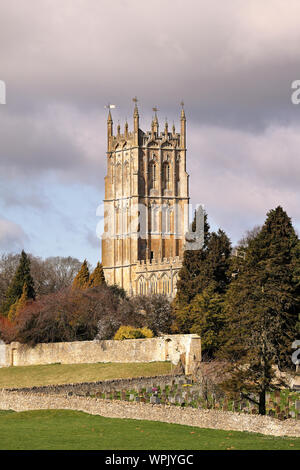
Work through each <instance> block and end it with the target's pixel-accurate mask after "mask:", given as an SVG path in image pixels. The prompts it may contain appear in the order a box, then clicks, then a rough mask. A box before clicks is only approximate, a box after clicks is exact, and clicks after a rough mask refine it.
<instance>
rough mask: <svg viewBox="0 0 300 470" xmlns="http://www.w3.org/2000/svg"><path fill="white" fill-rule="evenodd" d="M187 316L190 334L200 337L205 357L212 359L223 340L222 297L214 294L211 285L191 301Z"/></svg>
mask: <svg viewBox="0 0 300 470" xmlns="http://www.w3.org/2000/svg"><path fill="white" fill-rule="evenodd" d="M189 314H190V318H191V319H192V326H191V328H190V332H191V333H196V334H197V335H199V336H200V337H201V347H202V351H203V353H204V354H205V356H207V357H210V358H211V357H214V356H215V354H216V353H217V352H218V351H219V349H220V347H221V346H222V345H223V340H224V339H223V329H224V323H225V316H224V296H223V295H222V294H219V293H218V292H216V290H215V288H214V284H213V283H212V284H211V286H209V287H207V288H206V289H204V290H203V291H202V292H201V294H198V295H196V297H195V298H194V299H193V300H192V303H191V305H190V307H189Z"/></svg>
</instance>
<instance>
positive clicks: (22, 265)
mask: <svg viewBox="0 0 300 470" xmlns="http://www.w3.org/2000/svg"><path fill="white" fill-rule="evenodd" d="M24 284H26V286H27V298H28V299H33V300H34V299H35V290H34V282H33V279H32V276H31V272H30V259H29V258H28V256H27V255H26V253H25V251H24V250H23V251H22V253H21V258H20V262H19V266H18V268H17V270H16V273H15V275H14V277H13V279H12V281H11V284H10V286H9V288H8V290H7V293H6V301H5V303H4V305H3V308H2V311H3V314H4V315H8V312H9V310H10V307H11V306H12V305H13V304H14V303H15V302H17V301H18V299H19V298H20V297H21V295H22V292H23V287H24Z"/></svg>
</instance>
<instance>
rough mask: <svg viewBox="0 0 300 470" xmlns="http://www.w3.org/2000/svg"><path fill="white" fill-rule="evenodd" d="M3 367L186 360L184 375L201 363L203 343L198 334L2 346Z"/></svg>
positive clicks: (1, 363) (0, 362) (0, 360)
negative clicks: (195, 364)
mask: <svg viewBox="0 0 300 470" xmlns="http://www.w3.org/2000/svg"><path fill="white" fill-rule="evenodd" d="M0 353H1V354H0V367H9V366H28V365H38V364H54V363H61V364H79V363H96V362H154V361H171V362H172V363H173V364H177V363H178V362H179V360H180V359H182V358H183V357H184V361H183V362H184V364H185V372H186V373H190V372H191V367H192V364H193V363H196V362H198V361H200V360H201V340H200V337H199V336H197V335H166V336H161V337H158V338H146V339H134V340H124V341H115V340H108V341H74V342H70V343H40V344H37V345H36V346H35V347H29V346H27V345H24V344H21V343H16V342H14V343H11V344H9V345H1V351H0Z"/></svg>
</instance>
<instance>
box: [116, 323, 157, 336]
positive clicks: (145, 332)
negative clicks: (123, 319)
mask: <svg viewBox="0 0 300 470" xmlns="http://www.w3.org/2000/svg"><path fill="white" fill-rule="evenodd" d="M138 338H153V332H152V331H151V330H149V328H146V327H144V328H135V327H134V326H126V325H123V326H120V328H119V329H118V331H117V332H116V334H115V336H114V339H116V340H123V339H138Z"/></svg>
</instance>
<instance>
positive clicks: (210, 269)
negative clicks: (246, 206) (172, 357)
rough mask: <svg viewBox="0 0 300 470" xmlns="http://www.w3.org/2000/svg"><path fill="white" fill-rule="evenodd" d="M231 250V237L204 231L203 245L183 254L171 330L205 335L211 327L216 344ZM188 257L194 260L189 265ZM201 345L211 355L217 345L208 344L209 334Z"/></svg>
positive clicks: (219, 330)
mask: <svg viewBox="0 0 300 470" xmlns="http://www.w3.org/2000/svg"><path fill="white" fill-rule="evenodd" d="M207 229H208V224H207V221H206V230H207ZM230 253H231V243H230V240H229V238H228V237H227V235H226V234H225V232H223V231H222V230H219V231H218V232H217V233H215V232H213V233H211V234H207V236H206V243H205V246H204V247H203V249H202V250H199V252H186V253H185V257H184V260H183V267H182V269H181V271H180V273H179V276H180V281H179V282H178V293H177V296H176V298H175V300H174V302H173V310H174V314H175V317H176V321H175V325H174V331H178V332H181V333H191V332H194V333H196V332H197V333H198V334H202V335H203V334H204V332H206V333H205V334H207V335H210V333H208V328H212V329H213V331H214V333H213V336H214V340H215V341H216V344H217V343H218V340H217V336H218V335H220V336H221V328H222V325H223V321H222V318H223V317H222V306H223V303H222V295H224V293H225V291H226V289H227V286H228V284H229V282H230V277H229V275H228V269H229V264H230V262H229V259H230ZM189 259H192V260H193V263H192V264H191V263H189ZM182 275H183V282H181V281H182V278H181V276H182ZM208 295H209V296H211V297H212V299H211V302H208ZM205 308H206V310H205ZM214 320H215V325H213V321H214ZM209 325H210V326H209ZM204 344H207V351H206V352H207V353H208V354H212V353H213V351H215V350H216V348H217V347H216V348H212V347H211V346H210V340H209V339H208V336H207V341H206V340H204ZM204 349H205V348H204Z"/></svg>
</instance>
